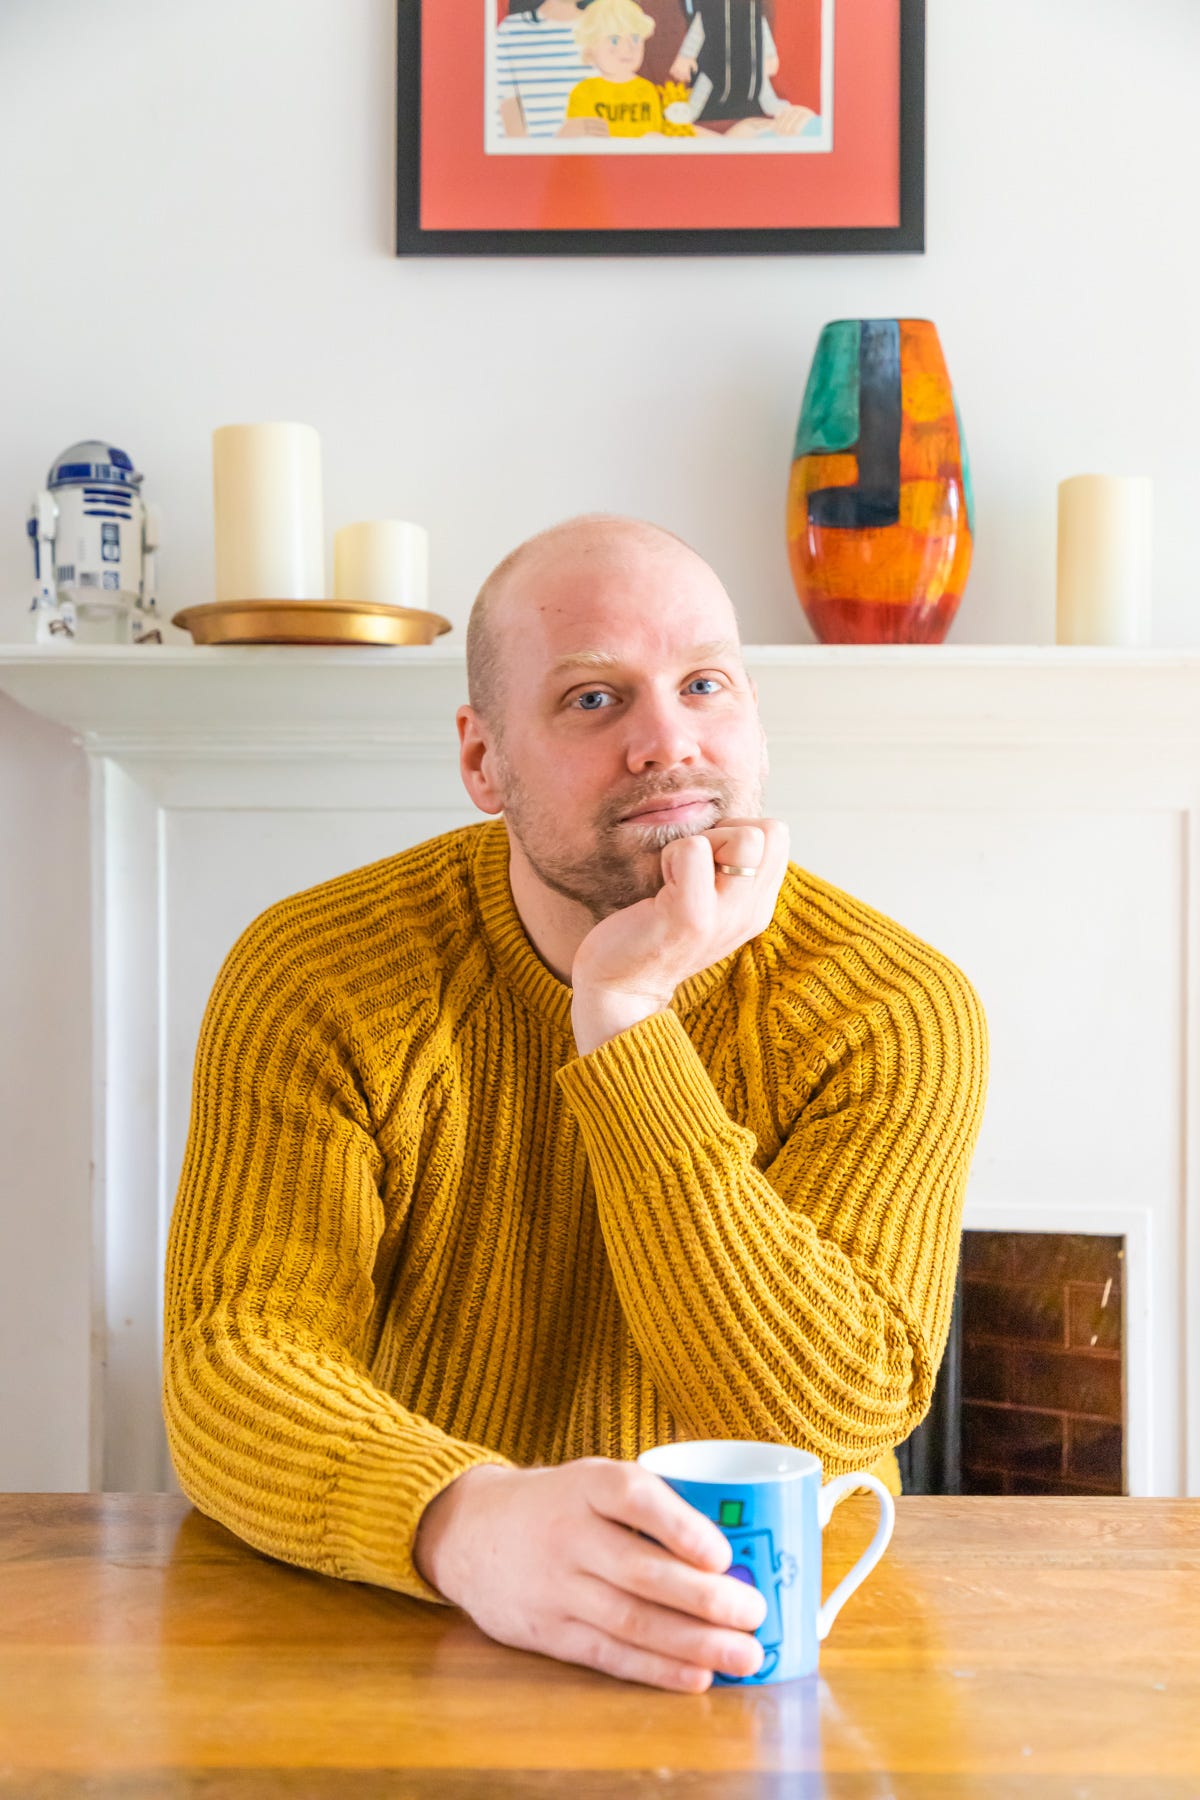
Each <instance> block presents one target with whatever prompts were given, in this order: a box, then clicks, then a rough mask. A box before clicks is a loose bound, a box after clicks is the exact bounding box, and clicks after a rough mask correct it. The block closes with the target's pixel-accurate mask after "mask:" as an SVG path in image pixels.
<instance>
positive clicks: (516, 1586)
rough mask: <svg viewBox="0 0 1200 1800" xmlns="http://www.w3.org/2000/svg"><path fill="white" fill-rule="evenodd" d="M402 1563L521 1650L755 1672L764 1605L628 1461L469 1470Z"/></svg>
mask: <svg viewBox="0 0 1200 1800" xmlns="http://www.w3.org/2000/svg"><path fill="white" fill-rule="evenodd" d="M748 885H749V883H747V886H748ZM639 1533H645V1534H646V1535H645V1536H639V1535H638V1534H639ZM651 1538H652V1539H653V1540H654V1541H653V1542H649V1541H647V1540H648V1539H651ZM413 1554H414V1560H415V1561H416V1562H417V1566H418V1570H419V1572H420V1574H421V1575H422V1576H423V1577H424V1579H425V1580H426V1581H428V1582H429V1584H430V1585H431V1586H432V1587H435V1588H436V1589H437V1590H438V1592H439V1593H440V1594H443V1595H444V1596H445V1598H446V1599H447V1600H450V1601H453V1603H454V1604H455V1605H456V1606H461V1607H462V1609H463V1611H464V1612H466V1613H467V1614H469V1616H470V1617H471V1618H472V1619H473V1620H474V1621H475V1623H476V1625H478V1626H479V1629H480V1630H481V1631H484V1632H486V1633H487V1635H488V1636H489V1637H491V1638H495V1639H496V1641H497V1643H501V1644H511V1645H513V1646H514V1647H515V1648H516V1649H518V1650H536V1651H539V1652H540V1653H541V1654H542V1655H543V1656H553V1657H556V1658H557V1659H558V1660H559V1661H560V1662H570V1663H582V1664H583V1665H584V1666H585V1667H586V1668H592V1669H600V1670H602V1671H603V1672H604V1673H605V1674H606V1675H615V1676H617V1677H619V1678H620V1679H621V1680H623V1681H640V1682H643V1683H645V1684H646V1685H647V1686H649V1687H660V1688H669V1689H674V1690H676V1691H678V1690H682V1691H684V1692H686V1693H693V1694H695V1693H700V1692H702V1691H703V1690H704V1689H705V1688H707V1687H708V1686H710V1684H711V1682H712V1677H713V1672H714V1671H715V1670H718V1669H719V1670H720V1671H721V1672H722V1673H723V1674H726V1675H751V1674H753V1673H754V1671H755V1670H756V1669H757V1668H759V1667H760V1665H761V1663H762V1657H763V1652H762V1646H761V1644H759V1643H758V1641H757V1639H756V1638H755V1637H754V1636H753V1633H754V1632H755V1631H757V1629H758V1627H759V1626H760V1625H761V1624H762V1622H763V1620H764V1618H765V1617H766V1611H767V1607H766V1600H765V1599H764V1597H763V1595H762V1594H761V1593H760V1592H759V1591H758V1589H757V1588H751V1587H748V1586H746V1584H745V1583H744V1582H741V1581H737V1580H735V1579H734V1578H733V1577H732V1576H730V1575H726V1574H724V1573H723V1571H724V1570H725V1569H727V1568H728V1567H729V1563H730V1560H731V1557H730V1549H729V1543H728V1540H727V1539H726V1538H725V1537H723V1536H722V1534H721V1533H720V1532H719V1531H718V1530H717V1527H716V1526H715V1525H714V1524H713V1523H712V1521H711V1520H710V1519H706V1518H705V1517H704V1515H703V1514H702V1513H699V1512H697V1511H696V1509H695V1508H694V1507H691V1506H689V1505H688V1504H687V1502H686V1501H685V1500H683V1499H681V1498H680V1496H679V1495H678V1494H677V1493H676V1492H675V1491H674V1489H673V1488H671V1487H668V1485H667V1483H666V1482H665V1481H663V1480H662V1479H661V1478H660V1477H659V1476H658V1475H654V1474H652V1473H651V1472H650V1470H649V1469H643V1468H640V1467H639V1466H638V1464H637V1463H633V1462H615V1461H610V1460H609V1459H608V1458H606V1457H602V1456H585V1457H582V1458H581V1459H580V1460H578V1461H577V1462H568V1463H561V1464H559V1465H558V1467H556V1468H537V1469H506V1468H501V1467H500V1466H499V1465H498V1464H496V1463H490V1464H481V1465H479V1466H478V1467H476V1468H473V1469H468V1470H467V1471H466V1473H465V1474H463V1475H459V1476H458V1477H457V1478H456V1479H455V1480H454V1481H452V1482H451V1483H450V1486H449V1487H448V1488H445V1489H443V1491H442V1492H441V1493H440V1494H439V1495H438V1496H437V1498H436V1499H435V1500H433V1501H431V1503H430V1504H429V1506H427V1507H426V1509H425V1512H424V1513H423V1514H422V1517H421V1523H420V1526H419V1528H418V1531H417V1540H416V1545H415V1547H414V1552H413Z"/></svg>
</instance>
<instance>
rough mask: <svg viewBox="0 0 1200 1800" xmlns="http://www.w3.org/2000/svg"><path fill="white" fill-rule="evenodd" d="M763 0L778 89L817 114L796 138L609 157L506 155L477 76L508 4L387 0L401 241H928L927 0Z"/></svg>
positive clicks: (663, 247) (577, 245) (569, 247)
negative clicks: (393, 41)
mask: <svg viewBox="0 0 1200 1800" xmlns="http://www.w3.org/2000/svg"><path fill="white" fill-rule="evenodd" d="M763 3H764V4H765V5H766V6H768V7H769V8H770V11H769V13H768V17H769V18H770V20H771V23H772V25H773V29H774V34H775V40H776V43H777V46H778V51H779V64H780V67H779V74H778V77H777V86H778V88H779V89H780V91H781V92H782V93H783V94H784V95H785V97H786V98H787V99H788V100H795V101H799V102H800V103H802V104H806V105H810V106H811V105H812V103H813V101H814V100H815V101H816V102H817V107H818V108H819V109H820V112H821V114H822V115H823V116H821V117H819V119H818V123H817V126H815V127H814V128H813V130H811V131H810V132H809V134H808V137H809V140H810V142H809V145H808V147H807V148H806V149H803V150H801V149H799V148H798V147H797V146H796V145H793V144H785V143H784V142H783V141H782V140H778V139H776V140H774V142H772V143H771V144H770V147H769V148H768V140H767V139H765V138H764V139H760V140H759V141H757V142H755V143H754V144H752V145H750V146H747V145H746V144H744V143H743V144H742V145H740V146H739V149H740V150H741V152H742V153H741V154H730V153H729V151H728V148H727V147H726V146H723V145H722V144H721V143H720V141H719V140H710V141H709V145H708V153H707V154H696V152H695V147H694V146H693V145H691V144H687V145H685V146H684V147H683V149H682V153H680V146H679V144H678V141H676V142H674V143H672V144H670V145H669V146H668V150H669V151H670V152H672V153H668V154H655V153H649V154H645V153H641V152H642V151H643V148H648V146H645V147H644V146H643V145H642V144H640V143H639V144H637V145H636V146H633V145H630V144H628V143H626V144H625V145H623V146H620V148H621V149H622V150H623V151H624V152H625V153H624V154H620V155H613V154H610V153H609V148H610V147H609V146H608V145H607V144H605V145H603V146H602V147H601V148H602V153H600V154H596V153H595V140H592V141H591V144H590V146H589V148H588V149H585V148H584V146H583V145H581V144H580V143H579V142H578V141H576V142H575V143H574V144H570V145H567V146H566V147H565V148H564V145H563V143H562V142H561V141H560V142H558V143H555V142H554V141H553V140H551V141H549V142H546V141H543V142H539V143H537V144H532V145H529V144H526V145H520V146H516V147H515V148H516V149H517V150H518V152H519V153H518V154H511V153H506V152H511V151H512V150H513V148H514V146H512V145H508V144H504V143H502V142H501V141H500V139H501V138H502V137H503V133H502V132H501V131H500V130H499V129H498V128H497V127H496V126H495V125H493V124H491V123H489V118H490V116H491V115H493V114H494V108H493V107H492V106H491V104H490V102H491V95H490V94H489V93H488V90H487V87H486V83H487V80H488V72H489V46H488V36H489V30H491V31H494V29H495V22H496V20H497V19H498V18H499V17H502V16H503V15H504V13H505V11H506V6H507V0H424V4H422V0H398V7H397V43H398V58H397V61H398V108H397V250H398V253H400V254H405V255H413V254H416V255H421V254H454V253H460V254H474V255H478V254H502V255H503V254H509V255H511V254H542V255H544V254H554V253H566V254H572V255H579V254H589V253H592V254H597V253H599V254H603V253H614V252H615V253H618V254H630V253H633V254H638V253H643V254H645V253H649V254H654V255H664V254H672V253H676V252H696V251H699V252H707V253H710V254H711V253H713V252H722V251H739V252H753V253H761V252H764V251H790V252H793V253H796V252H813V251H816V252H820V251H839V252H855V251H862V252H878V251H907V252H910V253H911V252H913V251H920V250H923V248H924V36H925V20H924V0H763ZM651 4H652V5H653V8H654V16H655V18H656V23H657V22H658V14H660V13H663V12H664V10H665V12H666V18H665V19H664V21H663V23H664V25H669V19H670V8H671V6H672V5H674V4H677V5H678V12H679V25H680V31H679V35H680V37H682V31H683V29H684V28H685V27H686V23H687V18H686V12H685V7H684V4H683V0H651ZM655 36H658V32H657V31H656V32H655ZM663 41H665V33H664V40H663ZM663 41H660V44H659V45H658V46H657V47H656V49H655V58H656V59H657V60H652V59H651V57H650V54H649V53H650V48H651V46H652V45H653V43H654V39H653V37H652V38H650V39H649V40H648V43H647V47H646V48H647V59H646V63H645V65H644V72H645V73H646V74H647V75H650V76H651V77H659V76H661V74H662V70H661V68H660V67H659V65H660V64H661V63H663V62H664V60H665V58H664V49H663ZM493 42H494V40H493ZM493 54H494V51H493ZM822 76H824V80H823V81H822ZM822 100H823V102H824V104H822ZM830 102H831V103H830ZM818 130H819V132H820V134H821V137H822V139H823V142H822V143H821V144H819V145H818V146H817V147H813V145H812V139H813V138H814V135H815V134H816V132H817V131H818ZM657 144H658V148H659V149H660V150H661V148H662V140H661V139H659V140H657ZM489 146H490V148H489ZM635 149H636V151H637V152H638V153H635V154H629V152H630V151H631V150H635ZM747 149H749V151H750V153H749V154H746V153H745V152H746V151H747ZM714 150H715V153H714ZM589 152H590V153H589Z"/></svg>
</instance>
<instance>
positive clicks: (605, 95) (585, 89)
mask: <svg viewBox="0 0 1200 1800" xmlns="http://www.w3.org/2000/svg"><path fill="white" fill-rule="evenodd" d="M567 117H568V119H607V120H608V130H609V136H610V137H642V136H644V134H645V133H646V132H647V131H661V130H662V128H663V111H662V101H661V100H660V99H659V95H658V89H657V88H656V87H655V85H654V83H653V82H652V81H647V80H645V78H644V77H643V76H641V75H635V76H633V78H632V79H631V80H630V81H605V80H604V78H603V76H600V75H596V76H593V77H591V78H590V79H589V80H587V81H580V82H578V83H577V84H576V85H575V86H574V87H573V88H572V89H571V96H570V99H569V100H568V101H567Z"/></svg>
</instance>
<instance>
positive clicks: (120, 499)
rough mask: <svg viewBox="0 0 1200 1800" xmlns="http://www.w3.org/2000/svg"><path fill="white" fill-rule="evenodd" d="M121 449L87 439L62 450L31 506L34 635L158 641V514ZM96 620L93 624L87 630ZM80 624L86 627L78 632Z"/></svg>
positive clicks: (48, 639)
mask: <svg viewBox="0 0 1200 1800" xmlns="http://www.w3.org/2000/svg"><path fill="white" fill-rule="evenodd" d="M141 484H142V477H141V476H140V475H139V474H138V472H137V470H136V469H135V468H134V466H133V464H132V462H131V461H130V460H129V458H128V457H127V456H126V454H125V452H124V451H123V450H118V449H117V448H116V446H115V445H113V444H105V443H101V442H100V441H99V440H98V439H96V438H87V439H85V440H84V442H83V443H80V444H72V445H71V448H70V449H69V450H64V451H63V453H62V455H61V456H60V457H58V458H57V460H56V461H55V462H54V464H53V465H52V467H51V469H50V474H49V475H48V477H47V479H46V486H45V487H44V488H43V489H42V491H41V492H40V493H39V494H38V496H37V498H36V499H35V500H34V502H33V504H32V505H31V507H30V509H29V521H28V524H27V525H26V530H27V531H28V533H29V536H30V538H31V539H32V540H33V561H34V583H35V586H34V594H33V601H32V604H31V605H30V608H29V610H30V612H32V613H34V614H35V615H36V618H37V631H36V634H35V638H34V642H35V643H38V644H51V643H55V642H58V641H60V640H62V639H64V638H68V639H69V638H75V637H78V636H81V635H82V636H84V637H86V638H87V639H88V640H89V641H91V642H93V643H95V642H100V643H113V644H161V643H162V629H161V618H160V614H159V611H158V603H157V601H156V599H155V596H154V552H155V551H156V550H157V548H158V514H157V510H156V509H155V508H154V507H149V506H147V505H146V504H145V502H144V501H143V499H142V496H141V494H140V492H139V491H138V490H139V489H140V487H141ZM93 620H94V621H96V622H97V625H98V627H99V628H98V630H95V631H93V630H91V629H86V627H89V626H90V624H91V622H92V621H93ZM81 625H83V626H84V627H85V630H84V631H83V632H82V634H81V632H80V630H79V627H80V626H81Z"/></svg>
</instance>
